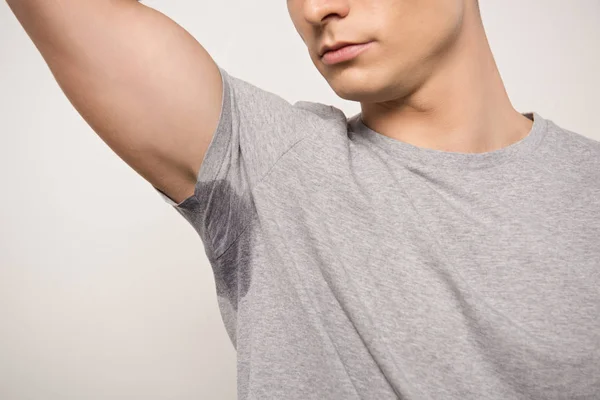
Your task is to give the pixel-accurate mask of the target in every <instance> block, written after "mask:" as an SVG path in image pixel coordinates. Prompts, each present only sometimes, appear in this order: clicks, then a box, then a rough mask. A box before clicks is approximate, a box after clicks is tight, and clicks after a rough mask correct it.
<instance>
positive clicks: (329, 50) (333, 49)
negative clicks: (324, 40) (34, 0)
mask: <svg viewBox="0 0 600 400" xmlns="http://www.w3.org/2000/svg"><path fill="white" fill-rule="evenodd" d="M372 43H373V42H367V43H338V44H336V45H335V46H330V47H327V46H325V48H324V52H323V54H322V55H321V61H322V62H323V63H324V64H325V65H334V64H338V63H342V62H344V61H349V60H352V59H354V58H356V57H358V56H359V55H360V54H362V53H363V52H365V51H367V50H368V49H369V47H371V44H372Z"/></svg>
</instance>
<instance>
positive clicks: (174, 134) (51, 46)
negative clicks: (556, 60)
mask: <svg viewBox="0 0 600 400" xmlns="http://www.w3.org/2000/svg"><path fill="white" fill-rule="evenodd" d="M8 3H9V5H10V6H11V8H12V9H13V11H14V12H15V15H16V16H17V18H18V19H19V21H20V22H21V23H22V25H23V26H24V28H25V29H26V31H27V32H28V34H29V35H30V37H31V38H32V40H33V42H34V43H35V44H36V46H37V47H38V49H39V50H40V52H41V54H42V55H43V56H44V59H45V60H46V62H47V63H48V65H49V67H50V68H51V70H52V72H53V74H54V76H55V77H56V79H57V81H58V82H59V83H60V85H61V88H62V89H63V90H64V92H65V94H66V95H67V96H68V98H69V99H70V100H71V102H72V103H73V105H74V106H75V107H76V109H77V110H78V111H79V112H80V113H81V115H82V116H83V117H84V118H85V119H86V121H87V122H88V123H89V124H90V126H91V127H92V128H93V129H94V130H95V131H96V132H97V133H98V134H99V135H100V136H101V137H102V139H103V140H104V141H105V142H106V143H107V144H108V145H109V146H110V147H111V148H112V149H113V150H114V151H115V152H116V153H117V154H118V155H119V156H120V157H121V158H123V160H125V161H126V162H127V163H128V164H129V165H131V167H132V168H134V169H135V170H136V171H137V172H138V173H139V174H140V175H142V176H143V177H144V178H145V179H147V181H148V182H149V183H151V184H152V185H153V186H154V187H155V188H156V189H157V190H159V191H160V193H161V195H162V196H164V198H165V200H166V201H168V202H169V204H172V205H173V207H174V208H175V209H176V210H177V211H178V212H179V213H180V214H181V215H182V216H183V217H185V218H186V219H187V220H188V221H189V222H190V223H191V224H192V225H193V227H194V228H195V229H196V230H197V231H198V233H199V235H200V237H201V239H202V242H203V244H204V248H205V250H206V255H207V257H208V259H209V260H210V262H211V265H212V267H213V271H214V274H215V282H216V285H217V288H216V289H217V295H218V300H219V306H220V309H221V313H222V316H223V320H224V322H225V326H226V328H227V331H228V334H229V336H230V338H231V340H232V343H233V344H234V346H236V349H237V354H238V395H239V398H240V399H396V398H401V399H531V398H536V399H566V398H569V399H575V398H577V399H592V398H598V396H599V395H600V319H599V318H598V315H600V290H599V288H600V272H599V271H600V243H599V241H598V238H599V237H600V142H597V141H593V140H591V139H588V138H586V137H584V136H582V135H580V134H577V133H574V132H571V131H569V130H566V129H564V128H561V127H559V126H557V125H556V124H555V123H553V122H552V121H551V120H549V119H545V118H543V117H542V116H540V115H539V114H537V113H535V112H530V113H520V112H518V111H516V110H515V109H514V108H513V107H512V105H511V103H510V101H509V99H508V96H507V94H506V91H505V89H504V86H503V83H502V81H501V79H500V75H499V73H498V70H497V68H496V65H495V62H494V59H493V56H492V53H491V51H490V48H489V45H488V42H487V39H486V36H485V32H484V28H483V25H482V22H481V17H480V15H479V9H478V4H477V2H476V1H475V0H423V1H414V0H377V1H375V0H354V1H350V0H329V1H325V0H321V1H318V0H288V2H287V4H288V9H289V12H290V16H291V18H292V21H293V23H294V26H295V27H296V29H297V31H298V33H299V34H300V36H301V37H302V39H303V41H304V43H305V44H306V46H307V49H308V51H309V54H310V57H311V59H312V61H313V63H314V65H315V66H316V68H317V69H318V70H319V72H320V73H321V74H322V75H323V76H324V77H325V79H326V80H327V81H328V82H329V84H330V85H331V87H332V88H333V89H334V91H335V92H336V93H337V94H338V95H339V96H340V97H342V98H344V99H349V100H354V101H357V102H360V104H361V113H360V114H357V115H355V116H352V117H350V118H347V117H346V115H344V113H343V112H341V111H340V110H339V109H337V108H335V107H331V106H327V105H324V104H320V103H314V102H304V101H302V102H297V103H295V104H293V105H292V104H289V103H288V102H287V101H285V100H284V99H282V98H281V97H279V96H277V95H275V94H272V93H269V92H267V91H264V90H261V89H260V88H257V87H255V86H253V85H251V84H250V83H247V82H245V81H242V80H240V79H237V78H235V77H233V76H231V75H229V74H228V73H227V72H226V71H225V70H224V69H222V68H220V67H218V66H217V65H216V64H215V62H214V61H213V60H212V58H211V57H210V56H209V55H208V54H207V53H206V51H205V50H204V49H203V47H202V46H201V45H199V44H198V43H197V42H196V41H195V40H194V39H193V38H192V37H191V36H190V35H189V34H187V33H186V32H185V31H184V30H183V29H182V28H181V27H179V26H178V25H176V24H175V23H174V22H173V21H171V20H170V19H168V18H167V17H165V16H164V15H162V14H160V13H158V12H157V11H155V10H153V9H150V8H148V7H146V6H144V5H141V4H139V3H137V2H135V1H133V0H114V1H110V2H109V1H106V0H88V1H85V2H82V1H77V0H61V1H60V3H61V7H57V6H56V2H42V1H40V0H8ZM349 43H351V44H353V45H348V44H349ZM344 45H346V46H345V47H340V46H344ZM338 48H339V49H338ZM165 49H168V50H165ZM336 49H337V51H336ZM327 50H329V51H327Z"/></svg>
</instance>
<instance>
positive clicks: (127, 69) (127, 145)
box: [7, 0, 223, 202]
mask: <svg viewBox="0 0 600 400" xmlns="http://www.w3.org/2000/svg"><path fill="white" fill-rule="evenodd" d="M7 2H8V5H9V6H10V8H11V9H12V11H13V12H14V14H15V15H16V17H17V19H18V20H19V22H20V23H21V25H22V26H23V27H24V29H25V31H26V32H27V34H28V35H29V37H30V38H31V39H32V41H33V43H34V44H35V46H36V47H37V49H38V50H39V51H40V53H41V55H42V57H43V58H44V60H45V61H46V63H47V64H48V66H49V68H50V70H51V72H52V74H53V75H54V77H55V79H56V80H57V82H58V84H59V86H60V87H61V89H62V90H63V92H64V93H65V95H66V96H67V98H68V99H69V101H70V102H71V103H72V104H73V106H74V107H75V109H76V110H77V111H78V112H79V113H80V114H81V116H82V117H83V118H84V119H85V120H86V122H87V123H88V124H89V125H90V126H91V128H92V129H93V130H94V131H95V132H96V133H97V134H98V135H99V136H100V137H101V138H102V140H103V141H104V142H105V143H106V144H107V145H108V146H109V147H110V148H111V149H112V150H113V151H114V152H115V153H117V155H118V156H119V157H121V158H122V159H123V160H124V161H125V162H126V163H127V164H129V165H130V166H131V167H132V168H133V169H134V170H135V171H137V172H138V173H139V174H140V175H141V176H142V177H144V178H145V179H146V180H147V181H148V182H150V183H151V184H152V185H153V186H155V187H156V188H158V189H160V190H161V191H163V192H164V193H165V194H167V195H168V196H169V197H171V198H172V199H173V200H174V201H176V202H180V201H182V200H184V199H185V198H187V197H189V196H190V195H192V194H193V193H194V186H195V183H196V174H197V173H198V170H199V169H200V165H201V163H202V160H203V158H204V155H205V153H206V150H207V148H208V145H209V143H210V141H211V139H212V135H213V133H214V131H215V129H216V126H217V122H218V119H219V115H220V111H221V101H222V90H223V88H222V82H221V75H220V72H219V69H218V67H217V65H216V64H215V62H214V61H213V59H212V58H211V57H210V55H209V54H208V53H207V52H206V50H205V49H204V48H203V47H202V46H201V45H200V43H198V42H197V41H196V40H195V39H194V38H193V37H192V36H191V35H190V34H189V33H188V32H187V31H185V30H184V29H183V28H182V27H181V26H179V25H178V24H176V23H175V22H174V21H173V20H171V19H170V18H168V17H167V16H165V15H164V14H162V13H160V12H158V11H157V10H154V9H152V8H150V7H147V6H145V5H143V4H141V3H138V2H137V1H135V0H85V1H82V0H7Z"/></svg>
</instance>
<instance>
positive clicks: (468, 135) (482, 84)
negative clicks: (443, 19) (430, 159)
mask: <svg viewBox="0 0 600 400" xmlns="http://www.w3.org/2000/svg"><path fill="white" fill-rule="evenodd" d="M469 11H473V10H469ZM467 14H468V16H465V20H464V22H463V26H462V28H461V32H460V33H459V34H458V35H457V37H456V38H455V40H454V42H453V44H452V45H451V48H448V49H446V50H445V52H444V54H442V55H439V56H438V57H437V59H436V60H434V61H432V65H433V66H432V67H430V73H429V74H427V77H426V78H425V79H423V80H422V81H421V82H419V84H418V85H416V87H415V89H414V90H412V91H411V92H410V94H408V95H406V96H404V97H402V98H400V99H395V100H391V101H386V102H382V103H361V109H362V113H361V119H362V121H363V122H364V123H365V125H367V126H368V127H369V128H371V129H372V130H374V131H376V132H378V133H381V134H383V135H385V136H389V137H391V138H394V139H397V140H400V141H402V142H406V143H409V144H412V145H414V146H418V147H423V148H429V149H435V150H442V151H450V152H461V153H480V152H481V153H482V152H489V151H494V150H497V149H500V148H503V147H506V146H509V145H510V144H512V143H516V142H517V141H519V140H521V139H522V138H524V137H525V136H527V134H528V133H529V131H530V130H531V127H532V121H531V120H529V119H528V118H526V117H524V116H523V115H521V114H520V113H519V112H518V111H516V110H515V109H514V108H513V106H512V104H511V102H510V100H509V98H508V95H507V93H506V90H505V88H504V85H503V83H502V79H501V77H500V73H499V72H498V68H497V66H496V63H495V61H494V57H493V55H492V52H491V49H490V46H489V43H488V41H487V37H486V35H485V31H484V28H483V24H482V22H481V19H480V17H479V15H478V14H475V13H474V12H468V13H467Z"/></svg>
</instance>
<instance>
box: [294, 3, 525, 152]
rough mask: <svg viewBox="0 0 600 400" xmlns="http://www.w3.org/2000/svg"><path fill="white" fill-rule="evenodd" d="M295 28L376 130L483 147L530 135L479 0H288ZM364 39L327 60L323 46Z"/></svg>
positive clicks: (426, 143)
mask: <svg viewBox="0 0 600 400" xmlns="http://www.w3.org/2000/svg"><path fill="white" fill-rule="evenodd" d="M287 5H288V11H289V14H290V17H291V19H292V22H293V24H294V27H295V28H296V31H297V32H298V34H299V35H300V37H301V38H302V40H303V42H304V43H305V44H306V47H307V50H308V53H309V55H310V58H311V60H312V62H313V64H314V65H315V67H316V68H317V70H318V71H319V72H320V73H321V75H322V76H323V77H324V78H325V79H326V80H327V82H328V83H329V85H330V86H331V88H332V89H333V90H334V91H335V93H336V94H337V95H338V96H340V97H341V98H343V99H346V100H351V101H357V102H360V105H361V110H362V114H361V118H362V120H363V122H364V123H365V124H366V125H367V126H368V127H369V128H371V129H373V130H374V131H376V132H378V133H381V134H383V135H386V136H389V137H391V138H394V139H397V140H400V141H402V142H406V143H409V144H412V145H414V146H418V147H423V148H429V149H434V150H441V151H449V152H461V153H480V152H489V151H494V150H498V149H500V148H503V147H506V146H509V145H511V144H513V143H516V142H518V141H519V140H521V139H523V138H524V137H525V136H527V134H528V133H529V132H530V130H531V127H532V121H531V120H529V119H528V118H526V117H525V116H523V115H521V113H520V112H518V111H517V110H515V109H514V108H513V106H512V104H511V102H510V100H509V98H508V95H507V93H506V90H505V87H504V84H503V82H502V79H501V77H500V73H499V71H498V68H497V66H496V63H495V61H494V58H493V55H492V52H491V49H490V46H489V43H488V41H487V37H486V34H485V30H484V27H483V24H482V19H481V15H480V12H479V5H478V3H477V1H476V0H288V1H287ZM338 41H347V42H353V43H364V42H369V41H372V42H373V43H372V44H371V46H370V48H369V49H368V50H367V51H365V52H363V53H362V54H360V55H359V56H358V57H356V58H354V59H352V60H348V61H345V62H342V63H338V64H333V65H326V64H325V63H323V61H322V60H321V58H320V57H319V49H320V47H321V46H322V45H323V44H324V43H328V44H331V43H333V42H338Z"/></svg>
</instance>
